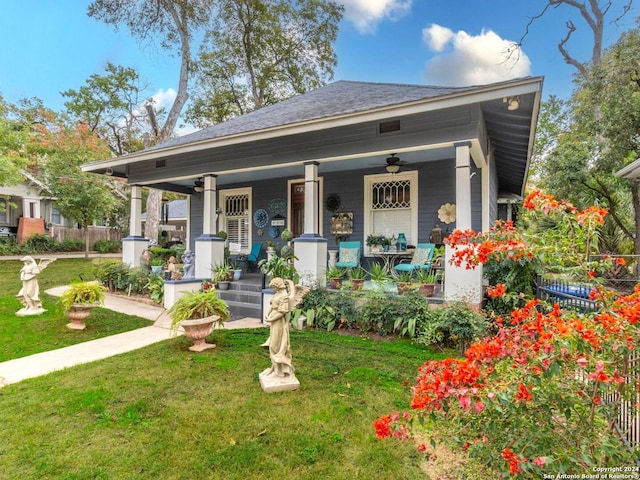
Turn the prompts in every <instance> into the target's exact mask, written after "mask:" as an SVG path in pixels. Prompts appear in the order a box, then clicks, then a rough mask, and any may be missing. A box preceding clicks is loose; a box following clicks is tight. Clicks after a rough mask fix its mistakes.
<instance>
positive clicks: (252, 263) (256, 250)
mask: <svg viewBox="0 0 640 480" xmlns="http://www.w3.org/2000/svg"><path fill="white" fill-rule="evenodd" d="M261 248H262V243H260V242H258V243H254V244H253V245H251V252H250V253H249V255H247V263H248V264H249V270H251V271H252V272H253V270H254V268H255V267H256V266H257V264H258V257H259V256H260V249H261Z"/></svg>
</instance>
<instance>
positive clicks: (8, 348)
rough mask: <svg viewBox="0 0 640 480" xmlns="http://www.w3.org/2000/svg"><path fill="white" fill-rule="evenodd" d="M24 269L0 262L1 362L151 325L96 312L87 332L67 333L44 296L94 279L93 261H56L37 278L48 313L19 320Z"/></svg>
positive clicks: (60, 313)
mask: <svg viewBox="0 0 640 480" xmlns="http://www.w3.org/2000/svg"><path fill="white" fill-rule="evenodd" d="M38 258H39V257H38ZM22 265H23V264H22V262H20V261H17V260H4V261H0V268H2V272H3V275H2V276H0V362H4V361H7V360H11V359H13V358H18V357H24V356H27V355H32V354H34V353H40V352H45V351H48V350H53V349H56V348H61V347H67V346H69V345H74V344H76V343H81V342H86V341H89V340H94V339H96V338H101V337H106V336H109V335H114V334H116V333H121V332H125V331H128V330H133V329H135V328H141V327H146V326H149V325H150V322H149V320H146V319H143V318H139V317H134V316H131V315H125V314H122V313H117V312H113V311H110V310H105V309H103V308H96V309H94V310H93V312H92V313H91V317H89V319H87V321H86V324H87V328H86V329H85V330H83V331H77V330H70V329H68V328H67V327H66V324H67V323H69V320H68V319H67V318H66V317H65V316H64V309H63V308H62V306H61V305H60V304H59V303H58V298H57V297H53V296H51V295H47V294H46V293H44V292H45V290H47V289H49V288H51V287H57V286H60V285H67V284H69V283H71V282H72V281H73V280H79V279H80V278H81V276H82V278H83V279H84V280H92V279H93V276H92V274H91V260H86V259H70V258H68V259H59V260H56V261H55V262H53V263H52V264H50V265H49V266H48V267H47V268H46V269H45V270H44V271H43V272H42V273H41V274H40V275H39V276H38V283H39V285H40V299H41V300H42V305H43V307H44V308H45V309H46V310H47V312H45V313H44V314H42V315H35V316H26V317H17V316H16V315H15V312H17V311H18V310H20V308H22V304H21V303H20V301H19V300H18V299H17V298H16V295H17V294H18V292H19V291H20V288H21V286H22V282H21V281H20V269H21V268H22ZM0 478H1V475H0Z"/></svg>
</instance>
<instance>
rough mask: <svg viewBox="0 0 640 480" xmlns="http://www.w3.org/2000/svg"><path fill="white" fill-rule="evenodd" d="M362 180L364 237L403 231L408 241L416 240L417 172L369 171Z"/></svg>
mask: <svg viewBox="0 0 640 480" xmlns="http://www.w3.org/2000/svg"><path fill="white" fill-rule="evenodd" d="M364 182H365V188H364V191H365V198H364V201H365V205H364V212H365V218H364V237H365V238H366V237H367V236H368V235H370V234H375V235H384V236H387V237H393V236H395V237H396V238H397V237H398V234H399V233H404V234H405V237H406V238H407V242H408V243H409V244H412V245H415V244H416V243H418V200H417V198H418V174H417V172H407V173H396V174H393V175H388V174H382V175H369V176H366V177H365V179H364Z"/></svg>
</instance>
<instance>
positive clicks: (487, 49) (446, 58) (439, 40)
mask: <svg viewBox="0 0 640 480" xmlns="http://www.w3.org/2000/svg"><path fill="white" fill-rule="evenodd" d="M422 39H423V41H424V43H425V44H426V45H427V46H428V47H429V49H430V50H432V51H434V52H437V55H435V56H434V57H433V58H431V59H430V60H429V61H428V62H427V68H426V82H427V83H428V84H431V85H447V86H468V85H481V84H485V83H492V82H500V81H503V80H509V79H512V78H518V77H526V76H528V75H531V61H530V60H529V57H528V56H527V55H526V54H525V53H524V52H523V51H522V50H520V51H519V52H514V53H513V54H512V55H509V53H508V52H509V51H510V48H512V45H513V44H514V43H515V42H513V41H511V40H506V39H503V38H500V36H499V35H497V34H496V33H495V32H493V31H492V30H483V31H482V32H481V33H480V35H476V36H472V35H470V34H468V33H467V32H464V31H459V32H453V31H452V30H450V29H448V28H446V27H442V26H440V25H436V24H432V25H430V26H429V27H427V28H424V29H423V30H422Z"/></svg>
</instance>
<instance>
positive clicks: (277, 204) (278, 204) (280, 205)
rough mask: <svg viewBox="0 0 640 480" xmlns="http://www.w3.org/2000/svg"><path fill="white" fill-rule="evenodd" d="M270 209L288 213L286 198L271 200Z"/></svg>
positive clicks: (274, 211)
mask: <svg viewBox="0 0 640 480" xmlns="http://www.w3.org/2000/svg"><path fill="white" fill-rule="evenodd" d="M269 211H271V212H273V213H286V211H287V201H286V200H285V199H284V198H274V199H273V200H271V201H270V202H269Z"/></svg>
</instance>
